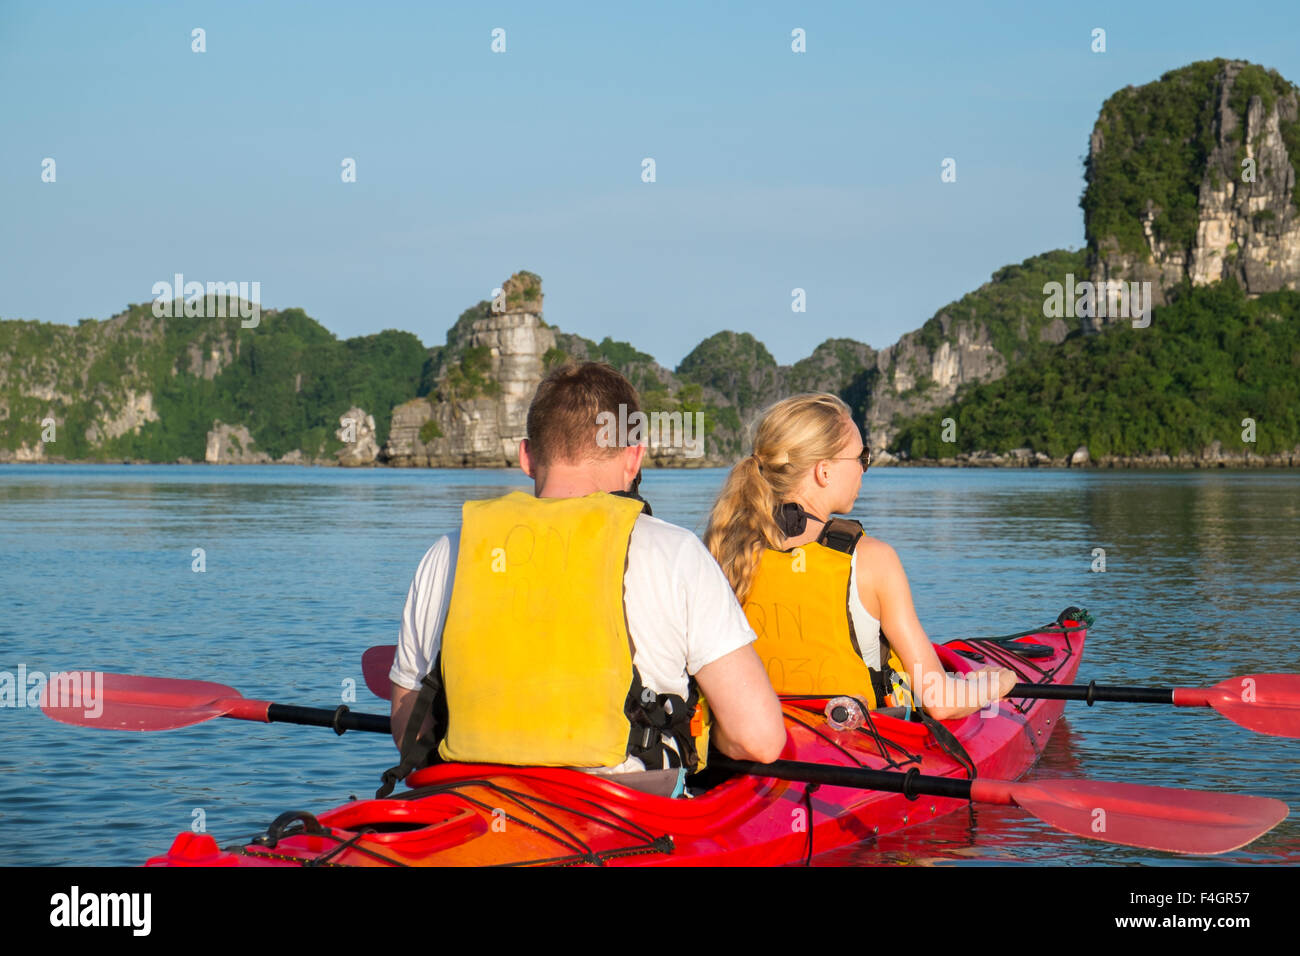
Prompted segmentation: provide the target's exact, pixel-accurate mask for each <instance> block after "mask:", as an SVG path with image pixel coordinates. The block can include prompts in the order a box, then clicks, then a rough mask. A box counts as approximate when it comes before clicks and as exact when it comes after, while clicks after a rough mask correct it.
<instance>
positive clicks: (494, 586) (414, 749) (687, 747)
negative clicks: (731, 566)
mask: <svg viewBox="0 0 1300 956" xmlns="http://www.w3.org/2000/svg"><path fill="white" fill-rule="evenodd" d="M639 408H640V402H639V399H638V397H637V393H636V390H635V389H634V388H633V387H632V385H631V383H630V382H628V381H627V379H625V378H624V377H623V376H622V375H621V374H619V373H618V372H617V371H616V370H615V369H613V368H612V367H610V366H608V365H604V364H599V363H594V362H588V363H584V364H581V365H573V364H569V365H565V366H562V367H560V368H557V369H555V370H554V371H552V372H551V373H550V374H549V375H548V376H547V377H546V378H545V380H543V381H542V383H541V384H540V385H539V386H538V389H537V393H536V395H535V396H534V398H533V401H532V404H531V405H530V407H529V409H528V420H527V431H528V437H527V438H526V439H524V441H523V442H522V443H521V445H520V449H519V459H520V467H521V468H522V469H523V471H524V473H525V474H527V475H528V476H529V477H530V478H532V479H533V484H534V494H533V495H526V494H523V493H521V492H515V493H513V494H510V495H506V496H505V497H503V498H497V499H493V500H491V501H475V502H468V503H467V504H466V505H465V506H464V510H463V514H462V522H461V527H460V529H459V530H458V531H456V532H453V533H452V534H450V535H447V536H445V537H443V538H440V539H439V540H438V541H437V542H436V543H435V544H434V545H433V547H432V548H430V549H429V551H428V552H427V553H426V554H425V556H424V558H423V560H422V561H421V562H420V565H419V567H418V568H417V569H416V572H415V578H414V580H413V581H412V583H411V587H410V591H409V592H408V594H407V598H406V605H405V608H404V609H403V612H402V624H401V636H400V639H399V641H398V646H397V654H396V656H395V658H394V661H393V667H392V670H391V672H390V674H389V677H390V679H391V680H392V682H393V698H392V722H393V736H394V740H395V741H396V742H397V745H398V749H399V750H400V751H401V752H402V762H401V763H400V764H399V765H398V766H397V767H394V768H392V769H391V770H390V771H389V772H388V773H387V774H386V775H385V783H386V786H387V788H388V789H389V790H391V784H394V783H395V782H396V780H399V779H401V778H403V777H405V776H406V775H407V774H408V773H409V772H410V771H411V770H413V769H416V768H417V767H419V766H422V765H423V764H424V763H426V762H427V761H428V760H429V759H430V758H431V756H432V751H433V749H434V748H435V747H436V748H437V754H438V756H439V757H441V758H442V759H444V760H458V761H467V762H483V763H503V764H514V765H546V766H568V767H578V768H584V769H588V770H591V771H593V772H600V773H616V774H627V773H628V772H630V771H631V772H635V771H642V770H648V771H651V772H652V773H650V774H634V775H633V776H627V777H623V778H622V779H623V780H624V782H628V783H634V785H639V786H641V787H642V788H643V789H653V790H656V791H658V790H660V789H662V791H663V792H671V793H674V794H676V793H680V792H681V787H682V780H683V779H684V777H685V773H686V772H687V771H688V770H691V769H695V768H697V767H698V766H699V765H700V764H701V762H702V759H703V757H704V753H703V752H702V751H703V749H704V747H705V744H704V741H703V740H702V739H698V738H700V737H701V730H702V727H701V720H700V719H699V715H698V714H697V701H698V695H699V694H702V695H703V696H704V698H705V699H706V700H707V702H708V711H709V713H710V714H711V716H712V721H713V723H712V728H711V738H712V742H713V744H714V746H716V747H717V748H718V749H719V750H721V751H722V752H723V753H724V754H727V755H728V756H730V757H734V758H737V759H742V760H757V761H762V762H768V761H771V760H774V759H776V758H777V757H778V756H779V755H780V752H781V750H782V748H783V746H784V744H785V739H786V733H785V724H784V719H783V717H782V714H781V707H780V703H779V701H778V700H777V698H776V695H775V693H774V692H773V690H772V687H771V684H770V683H769V681H768V679H767V676H766V675H765V673H764V671H763V665H762V663H761V662H760V660H759V657H758V655H757V654H756V653H755V651H754V648H753V647H752V646H751V645H752V642H753V641H754V633H753V631H752V630H751V628H750V627H749V624H748V623H747V621H746V619H745V616H744V613H743V612H742V611H741V609H740V606H739V605H738V604H737V602H736V599H735V596H734V594H733V593H732V591H731V588H730V587H729V586H728V583H727V579H726V578H725V577H724V576H723V574H722V571H721V570H720V569H719V567H718V565H717V564H716V563H715V562H714V560H713V559H712V557H710V555H709V553H708V551H707V550H706V549H705V548H704V546H703V544H701V542H700V540H699V539H698V538H697V537H696V536H695V535H694V534H692V533H691V532H690V531H687V530H685V529H683V528H679V527H676V526H675V525H671V524H668V523H666V522H664V521H660V520H659V519H657V518H654V517H651V516H650V514H649V509H648V507H646V506H645V503H644V502H643V501H642V500H641V499H640V498H639V497H638V496H636V495H635V493H634V492H630V489H634V488H635V485H636V483H637V480H638V477H639V475H640V471H641V463H642V459H643V458H644V456H645V453H646V446H645V445H643V444H624V445H623V446H619V445H618V444H617V439H615V440H613V441H610V440H609V438H610V435H611V434H613V433H614V430H613V429H610V428H609V427H608V426H609V422H610V421H612V420H615V419H617V420H620V421H621V420H623V418H622V417H623V416H628V415H630V414H633V413H635V412H636V411H637V410H639ZM602 423H603V426H604V427H602ZM620 431H621V432H622V434H623V435H626V430H620ZM643 508H644V510H643ZM697 687H698V690H697ZM413 715H417V716H418V717H419V720H414V719H412V718H413ZM417 730H419V731H420V732H419V733H418V735H417ZM654 772H658V773H657V774H656V773H654ZM652 776H654V778H655V779H653V780H651V779H649V778H651V777H652ZM383 792H384V791H383V790H381V793H383Z"/></svg>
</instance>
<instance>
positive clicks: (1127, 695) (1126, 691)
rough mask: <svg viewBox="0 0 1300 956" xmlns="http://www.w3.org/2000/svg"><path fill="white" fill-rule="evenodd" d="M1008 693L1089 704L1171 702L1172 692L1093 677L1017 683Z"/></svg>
mask: <svg viewBox="0 0 1300 956" xmlns="http://www.w3.org/2000/svg"><path fill="white" fill-rule="evenodd" d="M1007 696H1008V697H1020V698H1034V699H1036V700H1082V701H1084V702H1086V703H1087V705H1088V706H1089V707H1091V706H1092V705H1093V704H1094V703H1095V702H1096V701H1099V700H1106V701H1112V702H1116V703H1123V704H1172V703H1173V702H1174V692H1173V689H1172V688H1169V687H1118V686H1110V687H1108V686H1106V685H1104V684H1098V683H1097V682H1096V681H1093V682H1092V683H1090V684H1017V685H1016V686H1015V687H1013V688H1011V690H1010V691H1008V692H1007Z"/></svg>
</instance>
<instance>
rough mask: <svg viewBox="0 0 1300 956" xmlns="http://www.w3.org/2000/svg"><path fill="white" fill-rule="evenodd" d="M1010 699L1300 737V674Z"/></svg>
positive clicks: (1027, 691) (1047, 688)
mask: <svg viewBox="0 0 1300 956" xmlns="http://www.w3.org/2000/svg"><path fill="white" fill-rule="evenodd" d="M396 652H397V648H396V647H395V646H394V645H392V644H377V645H375V646H374V647H372V648H369V649H368V650H367V651H366V652H365V653H364V654H362V655H361V670H362V673H363V674H364V675H365V679H366V686H367V687H369V688H370V692H371V693H373V694H374V695H375V696H376V697H378V698H380V699H381V700H390V699H391V698H392V684H391V682H390V681H389V679H388V671H389V669H390V668H391V667H392V666H393V655H394V654H395V653H396ZM1007 696H1008V697H1016V698H1020V699H1025V698H1039V699H1045V700H1082V701H1085V702H1086V703H1087V704H1088V706H1089V707H1091V706H1092V705H1093V704H1094V703H1096V702H1097V701H1110V702H1114V703H1127V704H1173V705H1174V706H1175V707H1211V708H1213V709H1214V710H1215V711H1217V712H1218V713H1220V714H1222V715H1223V716H1224V717H1227V718H1228V719H1229V720H1231V721H1233V722H1234V723H1236V724H1238V725H1240V726H1242V727H1245V728H1247V729H1248V730H1254V731H1258V732H1259V733H1262V734H1270V735H1272V736H1274V737H1300V676H1297V675H1295V674H1251V675H1248V676H1246V677H1229V678H1228V679H1227V680H1225V681H1223V682H1221V683H1219V684H1216V685H1215V686H1213V687H1209V688H1205V689H1203V690H1202V689H1198V688H1194V687H1119V686H1113V687H1112V686H1106V685H1102V684H1098V683H1097V682H1096V681H1093V682H1092V683H1090V684H1017V685H1016V686H1015V687H1013V688H1012V689H1011V692H1010V693H1009V694H1007Z"/></svg>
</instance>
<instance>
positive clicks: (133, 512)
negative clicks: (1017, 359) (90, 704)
mask: <svg viewBox="0 0 1300 956" xmlns="http://www.w3.org/2000/svg"><path fill="white" fill-rule="evenodd" d="M722 477H723V472H721V471H716V470H712V471H666V472H650V473H647V476H646V479H645V481H644V483H643V487H642V491H643V493H644V494H645V495H646V497H647V498H649V499H650V500H651V501H652V503H653V504H654V508H655V513H656V514H657V515H659V516H660V517H663V518H666V519H667V520H670V521H674V522H676V523H679V524H682V525H685V526H686V527H690V528H693V529H695V530H696V531H697V532H698V531H701V530H702V529H703V525H704V520H705V517H706V514H707V511H708V508H709V506H710V504H711V502H712V500H713V496H714V495H715V494H716V492H717V490H718V488H719V486H720V484H721V481H722ZM528 487H529V483H528V481H527V479H525V478H524V477H523V476H522V475H521V474H519V473H518V472H505V471H424V470H418V471H417V470H364V471H345V470H340V469H313V468H291V467H278V468H277V467H270V466H267V467H223V468H212V467H204V466H192V467H181V466H77V465H68V466H35V467H33V466H15V465H10V466H0V519H2V520H0V671H8V672H10V673H14V672H16V670H17V668H18V665H19V664H24V665H26V667H27V668H28V670H29V671H37V670H39V671H43V672H48V671H51V670H73V669H80V668H88V669H89V668H94V669H99V670H104V671H110V672H112V671H116V672H123V673H130V674H148V675H157V676H167V677H185V678H193V679H203V680H211V681H217V682H220V683H224V684H228V685H231V686H233V687H235V688H237V689H238V690H239V691H241V692H242V693H243V694H244V695H245V696H248V697H257V698H264V699H272V700H277V701H280V702H284V703H296V704H302V705H307V706H316V707H331V708H332V707H334V706H337V705H338V703H339V702H340V699H341V693H342V692H343V689H344V687H345V682H348V681H355V682H356V686H357V688H358V689H357V701H358V703H357V704H356V705H355V707H354V709H357V710H363V711H371V712H386V704H384V703H382V702H380V701H378V700H376V699H374V698H372V697H371V696H370V694H369V692H368V691H366V689H365V686H364V683H363V681H362V678H361V671H360V657H361V653H362V651H364V650H365V649H366V648H367V647H369V646H370V645H372V644H379V643H392V642H394V641H395V640H396V636H397V621H398V617H399V615H400V612H401V606H402V601H403V599H404V597H405V594H406V589H407V586H408V585H409V583H410V578H411V574H412V573H413V571H414V570H415V566H416V564H417V563H418V561H419V559H420V557H421V555H422V554H423V553H424V551H425V550H426V549H427V548H428V547H429V545H430V544H431V543H432V542H433V540H434V539H435V538H436V537H437V536H438V535H439V534H441V533H443V532H444V531H446V530H448V529H449V528H451V527H453V526H454V524H455V523H456V521H457V520H458V516H459V507H460V503H461V502H462V501H463V500H465V499H466V498H480V497H491V496H494V495H497V494H501V493H503V492H505V491H508V490H511V489H515V488H520V489H525V490H526V489H527V488H528ZM857 516H858V517H860V518H862V519H863V521H864V523H865V524H866V526H867V528H868V531H869V533H872V534H874V535H876V536H877V537H880V538H883V539H884V540H886V541H888V542H890V543H891V544H892V545H894V547H895V548H896V549H897V550H898V552H899V554H900V555H901V556H902V559H903V563H904V567H905V568H906V569H907V572H908V575H909V577H910V579H911V583H912V589H913V594H914V597H915V600H916V605H917V610H918V613H919V615H920V618H921V621H922V623H923V624H924V625H925V627H926V629H927V631H928V632H929V633H930V636H931V637H932V638H934V639H936V640H943V639H948V638H952V637H957V636H964V635H993V634H1004V633H1009V632H1012V631H1017V630H1022V629H1025V628H1027V627H1030V626H1033V625H1037V624H1042V623H1045V622H1047V621H1049V620H1051V619H1053V618H1054V617H1055V616H1056V614H1057V612H1058V611H1060V610H1061V609H1062V608H1064V607H1066V606H1067V605H1070V604H1077V605H1080V606H1084V607H1087V608H1089V609H1090V610H1092V612H1093V613H1094V614H1095V615H1096V616H1097V625H1096V627H1095V628H1094V631H1093V633H1092V634H1091V635H1090V638H1089V642H1088V649H1087V653H1086V655H1085V658H1084V663H1083V667H1082V669H1081V671H1080V675H1081V676H1082V677H1084V678H1085V679H1088V678H1095V679H1097V680H1098V681H1101V682H1110V683H1156V684H1188V685H1201V684H1205V683H1214V682H1217V681H1218V680H1220V679H1222V678H1225V677H1228V676H1231V675H1234V674H1243V673H1250V672H1270V671H1272V672H1277V671H1282V672H1300V635H1298V633H1297V623H1296V622H1297V621H1300V555H1298V554H1297V549H1296V542H1297V538H1298V537H1300V475H1296V474H1291V473H1283V472H1271V473H1269V472H1254V473H1239V472H1214V473H1208V472H1198V473H1168V472H1114V473H1098V472H1083V473H1080V472H1055V471H1018V470H1008V471H993V470H949V469H933V470H931V469H877V470H873V471H872V472H871V473H870V474H869V475H868V476H867V479H866V480H865V481H864V482H863V495H862V498H861V499H860V501H859V502H858V509H857ZM196 548H202V549H203V550H204V557H205V561H206V570H205V571H204V572H203V573H196V572H194V571H193V570H191V566H192V562H193V561H194V560H195V559H194V557H192V552H193V551H194V549H196ZM1095 548H1104V549H1105V558H1106V571H1105V573H1095V572H1093V571H1092V570H1091V567H1092V565H1093V562H1094V556H1093V549H1095ZM1067 715H1068V719H1067V722H1066V724H1065V725H1064V726H1063V727H1062V729H1061V731H1060V732H1059V733H1058V735H1057V736H1056V737H1055V738H1054V739H1053V742H1052V744H1051V746H1050V748H1049V750H1048V752H1047V753H1046V755H1045V757H1044V760H1043V762H1042V764H1040V766H1039V768H1037V769H1036V770H1035V771H1034V773H1041V774H1046V775H1055V776H1061V775H1071V776H1083V777H1091V778H1096V779H1110V780H1130V781H1135V782H1144V783H1161V784H1165V785H1169V786H1181V787H1195V788H1204V789H1216V790H1225V791H1239V792H1249V793H1256V794H1261V795H1266V796H1274V797H1278V798H1280V799H1283V800H1285V801H1287V802H1288V803H1289V804H1290V806H1291V808H1292V815H1293V816H1292V818H1291V819H1290V820H1288V821H1286V822H1285V823H1284V824H1283V825H1282V826H1281V827H1279V828H1278V829H1277V830H1275V831H1273V832H1272V833H1270V834H1269V835H1267V836H1266V837H1265V838H1263V839H1262V840H1260V841H1259V842H1257V843H1256V844H1253V845H1252V846H1251V847H1249V848H1247V849H1246V850H1243V851H1238V852H1236V853H1233V854H1230V855H1228V856H1226V857H1219V858H1217V859H1219V860H1221V861H1224V862H1227V863H1237V864H1250V863H1273V862H1291V863H1296V862H1300V761H1298V760H1297V758H1298V757H1300V741H1290V740H1281V739H1275V738H1269V737H1262V736H1258V735H1256V734H1252V733H1250V732H1249V731H1246V730H1243V729H1240V728H1238V727H1236V726H1235V725H1233V724H1231V723H1229V722H1227V721H1226V720H1223V719H1222V718H1219V717H1217V716H1215V715H1213V714H1211V713H1210V712H1208V711H1196V712H1189V711H1175V710H1173V709H1172V708H1153V707H1140V706H1137V705H1123V704H1110V705H1098V706H1097V707H1095V708H1092V709H1091V710H1090V709H1088V708H1085V707H1079V706H1077V705H1070V709H1069V710H1067ZM394 755H395V751H394V749H393V747H392V744H391V742H390V741H388V740H387V738H382V737H379V736H376V735H364V734H358V733H349V734H347V735H346V736H344V737H341V738H340V737H336V736H335V735H334V734H333V733H332V732H331V731H328V730H318V729H312V728H305V727H294V726H288V725H278V724H270V725H263V724H254V723H248V722H243V721H238V722H237V721H231V720H215V721H211V722H208V723H205V724H200V725H198V726H195V727H190V728H186V729H183V730H176V731H170V732H166V733H153V734H118V733H111V732H104V731H96V730H90V729H81V728H74V727H69V726H65V725H62V724H56V723H54V722H53V721H50V720H48V719H47V718H45V717H44V716H42V715H41V714H40V712H39V711H36V710H32V709H29V708H0V864H10V865H12V864H63V863H71V862H76V863H94V864H136V863H140V862H142V861H143V860H144V859H145V858H146V857H147V856H150V855H153V854H156V853H161V852H163V851H164V850H166V848H167V847H168V846H169V845H170V843H171V840H172V838H173V836H174V835H175V834H176V833H177V832H178V831H180V830H185V829H189V828H190V827H191V824H192V822H193V821H194V820H195V819H196V811H200V812H201V814H202V816H203V818H204V822H205V824H206V828H207V830H208V832H210V833H213V834H214V835H215V836H216V837H217V839H218V841H219V842H221V843H223V844H225V843H229V842H232V841H234V840H236V839H246V838H247V837H250V836H252V835H254V834H256V833H258V832H260V831H261V830H262V829H264V828H265V826H266V824H267V823H269V822H270V821H271V820H272V819H273V818H274V817H275V816H276V815H277V814H278V813H280V812H281V811H282V810H286V809H311V810H317V811H319V810H323V809H326V808H328V807H330V806H333V805H335V804H337V803H339V802H341V801H343V800H345V799H347V798H348V797H349V795H351V794H365V793H367V792H370V791H373V789H374V787H375V786H376V784H377V780H378V775H379V773H380V772H381V771H382V770H383V769H384V768H386V767H388V766H389V765H390V764H391V763H392V762H393V757H394ZM840 861H841V862H844V861H849V862H858V863H877V862H961V861H975V862H989V861H995V862H1013V861H1027V862H1034V861H1040V862H1054V863H1060V862H1065V863H1152V864H1167V863H1176V862H1180V861H1178V860H1176V859H1175V858H1173V857H1169V856H1165V855H1162V854H1154V853H1149V852H1145V851H1138V850H1126V849H1120V848H1116V847H1110V846H1107V845H1105V844H1101V843H1095V842H1091V841H1085V840H1080V839H1076V838H1074V837H1070V836H1066V835H1063V834H1059V833H1057V832H1056V831H1054V830H1051V829H1048V828H1046V827H1044V826H1042V825H1040V824H1037V823H1036V822H1034V821H1032V820H1030V819H1028V818H1027V817H1026V816H1025V814H1023V813H1020V812H1019V811H1015V810H1009V809H1000V808H999V809H994V810H990V809H987V808H985V809H976V810H974V811H973V812H972V813H962V814H957V815H954V816H952V817H949V818H947V819H946V820H943V821H939V822H936V823H933V824H930V825H928V826H923V827H916V828H912V829H911V830H908V831H905V833H904V834H903V835H900V836H896V837H891V838H889V839H888V840H887V841H882V842H881V843H880V844H879V845H872V846H864V847H859V848H855V849H854V850H853V851H852V852H851V853H850V854H848V855H847V856H845V857H842V858H841V860H840ZM1200 862H1204V860H1201V861H1200Z"/></svg>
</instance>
